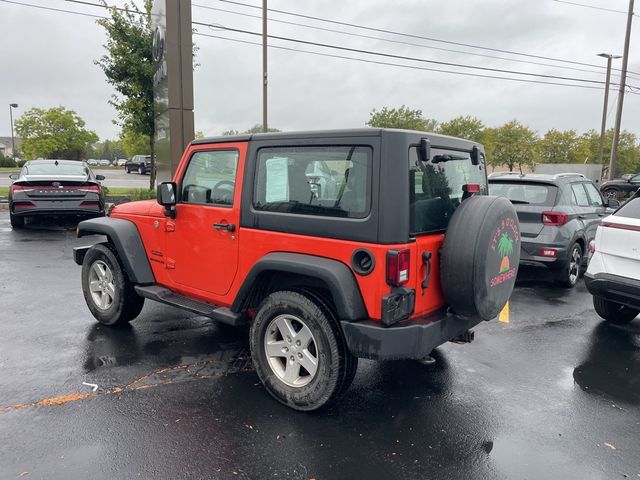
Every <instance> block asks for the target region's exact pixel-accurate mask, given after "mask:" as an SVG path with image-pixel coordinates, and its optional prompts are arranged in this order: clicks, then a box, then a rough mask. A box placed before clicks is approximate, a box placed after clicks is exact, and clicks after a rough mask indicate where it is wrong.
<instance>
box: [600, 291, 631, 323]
mask: <svg viewBox="0 0 640 480" xmlns="http://www.w3.org/2000/svg"><path fill="white" fill-rule="evenodd" d="M593 308H595V309H596V313H597V314H598V315H600V316H601V317H602V318H604V319H605V320H606V321H607V322H610V323H614V324H616V325H623V324H625V323H629V322H630V321H631V320H633V319H634V318H636V317H637V316H638V313H640V311H638V310H635V309H633V308H630V307H627V306H626V305H621V304H619V303H614V302H611V301H609V300H605V299H604V298H602V297H593Z"/></svg>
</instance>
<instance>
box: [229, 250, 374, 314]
mask: <svg viewBox="0 0 640 480" xmlns="http://www.w3.org/2000/svg"><path fill="white" fill-rule="evenodd" d="M269 272H273V273H285V274H286V273H291V274H296V275H303V276H305V277H310V278H315V279H317V280H320V281H322V282H323V283H324V284H326V285H327V287H328V289H329V293H330V294H331V297H332V298H333V303H334V306H335V308H336V313H337V314H338V318H339V319H340V320H348V321H355V320H364V319H366V318H369V317H368V315H367V309H366V308H365V305H364V301H363V300H362V295H361V293H360V289H359V288H358V282H357V281H356V279H355V277H354V275H353V272H352V271H351V270H350V269H349V267H347V265H345V264H344V263H342V262H340V261H338V260H333V259H330V258H324V257H317V256H314V255H305V254H301V253H287V252H273V253H268V254H267V255H265V256H264V257H262V258H261V259H260V260H258V261H257V262H256V263H255V265H254V266H253V268H251V270H250V271H249V273H248V274H247V276H246V277H245V279H244V282H243V283H242V286H241V287H240V289H239V290H238V294H237V295H236V298H235V300H234V302H233V305H231V311H232V312H236V313H237V312H240V311H242V310H243V308H244V306H245V301H246V300H247V299H248V298H249V297H250V295H251V291H252V289H253V288H254V285H255V282H256V280H258V278H259V277H260V275H262V274H265V273H269Z"/></svg>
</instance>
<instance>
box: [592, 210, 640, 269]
mask: <svg viewBox="0 0 640 480" xmlns="http://www.w3.org/2000/svg"><path fill="white" fill-rule="evenodd" d="M599 228H600V241H599V242H598V250H599V251H600V253H602V261H603V262H604V267H605V269H606V271H607V272H609V273H613V274H615V275H620V276H623V277H628V278H634V279H639V280H640V219H636V218H625V217H618V216H612V217H608V218H607V219H605V220H604V221H603V222H602V224H601V225H600V227H599Z"/></svg>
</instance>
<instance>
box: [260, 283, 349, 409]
mask: <svg viewBox="0 0 640 480" xmlns="http://www.w3.org/2000/svg"><path fill="white" fill-rule="evenodd" d="M279 315H291V316H293V317H296V318H298V319H300V320H301V321H302V322H303V323H304V325H306V327H307V328H308V329H309V330H310V331H311V333H312V334H313V338H314V340H315V345H316V356H317V360H318V365H317V370H316V373H315V375H314V376H313V378H312V379H311V381H310V382H309V383H308V384H306V385H303V386H290V385H287V384H286V383H285V382H284V381H283V380H282V379H281V378H280V377H279V376H278V375H277V374H276V373H275V371H274V369H273V368H272V367H271V365H270V363H269V359H268V357H267V353H266V347H265V336H266V335H267V334H268V331H267V330H268V327H269V325H270V324H271V322H272V320H273V319H275V318H276V317H278V316H279ZM249 338H250V346H251V356H252V359H253V365H254V367H255V369H256V372H257V374H258V377H259V378H260V380H261V381H262V383H263V385H264V386H265V388H266V389H267V391H268V392H269V393H270V394H271V395H272V396H273V397H274V398H275V399H276V400H278V401H279V402H281V403H282V404H284V405H286V406H288V407H290V408H293V409H295V410H302V411H311V410H316V409H318V408H320V407H322V406H325V405H327V404H329V403H331V402H332V401H334V400H335V399H336V398H337V397H338V396H339V395H340V394H341V393H342V392H343V391H344V390H346V388H347V387H348V383H350V381H351V380H353V375H354V374H355V371H354V364H355V367H356V368H357V360H356V361H355V362H354V359H353V357H352V355H351V354H350V353H349V351H348V349H347V346H346V342H345V340H344V336H343V334H342V331H341V329H340V325H339V323H338V321H337V320H336V318H335V317H334V315H333V314H332V312H331V310H330V309H329V308H328V307H327V306H326V305H325V304H324V302H323V301H322V300H321V298H320V297H318V296H316V295H312V294H309V293H308V292H305V293H304V294H303V293H301V292H299V291H279V292H275V293H272V294H271V295H269V296H268V297H267V298H265V300H264V301H263V302H262V304H261V305H260V307H259V308H258V313H257V314H256V316H255V318H254V319H253V322H252V324H251V330H250V334H249ZM349 377H351V378H350V379H349Z"/></svg>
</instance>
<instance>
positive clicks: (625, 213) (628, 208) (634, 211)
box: [614, 197, 640, 219]
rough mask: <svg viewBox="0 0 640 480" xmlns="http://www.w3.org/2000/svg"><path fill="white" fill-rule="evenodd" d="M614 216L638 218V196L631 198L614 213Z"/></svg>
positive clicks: (639, 209)
mask: <svg viewBox="0 0 640 480" xmlns="http://www.w3.org/2000/svg"><path fill="white" fill-rule="evenodd" d="M614 215H615V216H616V217H627V218H637V219H640V197H636V198H632V199H631V200H629V201H628V202H627V203H625V204H624V205H623V206H622V207H620V208H619V209H618V211H617V212H616V213H614Z"/></svg>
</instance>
